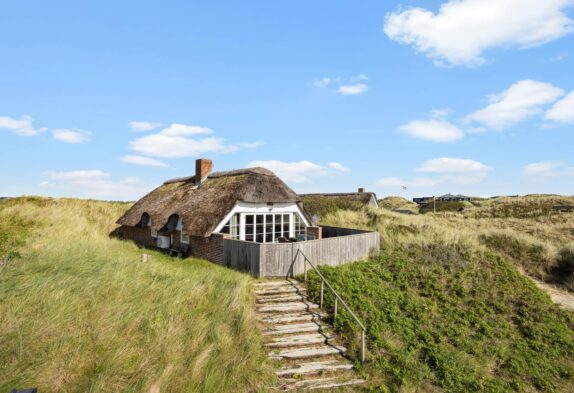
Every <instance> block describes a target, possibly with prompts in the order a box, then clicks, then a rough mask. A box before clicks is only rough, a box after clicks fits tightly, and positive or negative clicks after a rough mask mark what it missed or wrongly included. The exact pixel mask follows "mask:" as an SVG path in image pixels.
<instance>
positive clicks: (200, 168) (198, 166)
mask: <svg viewBox="0 0 574 393" xmlns="http://www.w3.org/2000/svg"><path fill="white" fill-rule="evenodd" d="M212 169H213V161H211V160H206V159H204V158H200V159H198V160H195V185H196V186H199V185H201V183H203V182H204V181H205V179H207V176H209V175H210V174H211V170H212Z"/></svg>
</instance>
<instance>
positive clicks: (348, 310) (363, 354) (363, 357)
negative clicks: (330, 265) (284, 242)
mask: <svg viewBox="0 0 574 393" xmlns="http://www.w3.org/2000/svg"><path fill="white" fill-rule="evenodd" d="M298 254H301V256H302V257H303V259H304V263H303V265H304V277H305V281H307V264H309V265H310V266H311V267H312V268H313V270H315V272H316V273H317V275H318V276H319V278H320V279H321V298H320V304H319V307H320V308H321V310H322V309H323V297H324V292H325V285H326V286H327V288H328V289H329V290H330V291H331V293H332V294H333V296H334V297H335V304H334V310H333V323H334V322H335V321H336V320H337V311H338V305H339V302H341V304H342V305H343V307H344V308H345V310H347V312H348V313H349V315H350V316H351V317H353V319H354V320H355V322H356V323H357V324H358V325H359V327H360V328H361V363H364V362H365V332H366V330H367V329H366V328H365V325H363V323H362V322H361V321H360V320H359V318H357V316H356V315H355V313H354V312H353V311H352V310H351V309H350V308H349V306H348V305H347V303H345V301H344V300H343V299H341V296H339V294H338V293H337V291H335V289H333V287H332V286H331V284H329V281H327V279H326V278H325V277H323V275H322V274H321V272H320V271H319V269H317V267H316V266H315V265H314V264H313V263H312V262H311V261H310V260H309V258H307V256H306V255H305V254H304V253H303V251H301V250H297V255H296V257H297V256H298ZM295 259H296V258H295Z"/></svg>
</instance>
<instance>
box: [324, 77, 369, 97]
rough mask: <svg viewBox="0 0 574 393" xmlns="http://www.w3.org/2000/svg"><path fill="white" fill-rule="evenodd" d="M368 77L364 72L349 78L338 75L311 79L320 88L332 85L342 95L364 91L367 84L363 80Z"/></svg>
mask: <svg viewBox="0 0 574 393" xmlns="http://www.w3.org/2000/svg"><path fill="white" fill-rule="evenodd" d="M367 80H369V78H368V77H367V76H366V75H364V74H358V75H353V76H351V77H349V78H342V77H340V76H338V77H336V78H330V77H325V78H321V79H315V80H314V81H313V86H315V87H318V88H320V89H324V88H327V87H329V86H332V85H333V89H336V90H335V91H336V92H337V93H339V94H342V95H359V94H363V93H365V92H366V91H367V90H368V89H369V86H368V85H367V84H366V83H365V81H367Z"/></svg>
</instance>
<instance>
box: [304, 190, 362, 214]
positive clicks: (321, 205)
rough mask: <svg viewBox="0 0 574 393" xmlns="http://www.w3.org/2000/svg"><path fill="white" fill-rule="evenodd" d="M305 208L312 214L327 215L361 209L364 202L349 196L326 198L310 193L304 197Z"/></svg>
mask: <svg viewBox="0 0 574 393" xmlns="http://www.w3.org/2000/svg"><path fill="white" fill-rule="evenodd" d="M303 203H304V204H305V209H306V210H307V211H308V212H309V213H311V214H312V215H317V216H319V217H325V216H327V215H329V214H331V213H335V212H337V211H340V210H350V211H360V210H362V209H363V207H364V204H363V203H361V202H359V201H353V200H350V199H347V198H325V197H321V196H315V195H308V196H306V197H304V198H303Z"/></svg>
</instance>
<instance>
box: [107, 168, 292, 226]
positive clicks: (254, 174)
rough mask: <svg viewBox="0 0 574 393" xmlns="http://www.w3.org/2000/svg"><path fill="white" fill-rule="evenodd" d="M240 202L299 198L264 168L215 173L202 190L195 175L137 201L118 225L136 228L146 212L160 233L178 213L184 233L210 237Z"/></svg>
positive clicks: (284, 200) (170, 183) (167, 185)
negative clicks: (197, 184)
mask: <svg viewBox="0 0 574 393" xmlns="http://www.w3.org/2000/svg"><path fill="white" fill-rule="evenodd" d="M240 201H241V202H247V203H266V202H274V203H289V202H293V203H299V202H300V198H299V196H298V195H297V194H296V193H295V192H294V191H293V190H291V189H290V188H289V187H288V186H287V185H286V184H285V183H284V182H283V181H282V180H281V179H279V178H278V177H277V176H276V175H275V174H274V173H273V172H271V171H270V170H267V169H264V168H248V169H241V170H234V171H228V172H214V173H212V174H210V175H209V176H208V177H207V179H206V180H204V181H203V182H202V183H201V185H200V186H199V187H197V186H196V185H195V176H190V177H184V178H179V179H172V180H168V181H166V182H165V183H163V184H162V185H161V186H159V187H158V188H156V189H155V190H153V191H152V192H150V193H149V194H147V195H146V196H144V197H143V198H142V199H140V200H139V201H137V202H136V203H135V205H133V206H132V208H131V209H129V210H128V211H127V212H126V213H125V214H124V215H123V216H122V217H121V218H120V219H119V220H118V221H117V223H118V224H120V225H127V226H136V225H138V224H139V223H140V220H141V219H142V215H143V214H144V213H147V214H149V216H150V217H151V224H152V228H153V229H156V230H160V229H161V228H162V227H163V226H164V225H165V224H166V223H167V221H168V219H169V217H170V216H171V215H172V214H177V215H178V216H179V217H180V218H181V219H182V220H183V224H184V228H183V231H184V233H186V234H189V235H191V236H203V237H207V236H210V235H211V233H212V232H213V231H214V230H215V228H216V227H217V225H218V224H219V223H220V222H221V221H222V220H223V219H224V218H225V216H226V215H227V214H228V213H229V212H230V211H231V209H232V208H233V207H234V206H235V204H236V203H237V202H240ZM300 207H301V208H302V206H300Z"/></svg>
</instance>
